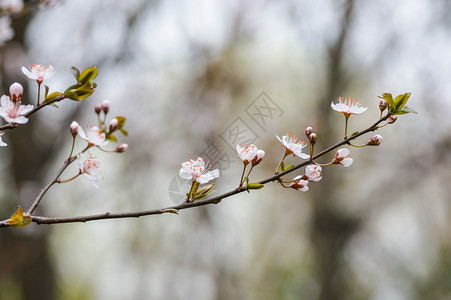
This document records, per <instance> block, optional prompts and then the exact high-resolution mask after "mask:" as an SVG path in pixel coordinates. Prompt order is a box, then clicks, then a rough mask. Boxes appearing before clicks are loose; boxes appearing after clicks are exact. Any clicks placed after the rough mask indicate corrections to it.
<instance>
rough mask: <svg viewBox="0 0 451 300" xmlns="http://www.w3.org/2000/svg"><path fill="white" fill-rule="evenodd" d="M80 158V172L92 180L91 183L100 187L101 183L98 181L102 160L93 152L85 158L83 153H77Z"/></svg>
mask: <svg viewBox="0 0 451 300" xmlns="http://www.w3.org/2000/svg"><path fill="white" fill-rule="evenodd" d="M77 159H78V167H79V168H80V173H81V174H83V175H84V176H86V178H88V179H89V181H91V183H92V184H93V185H94V186H95V187H96V188H98V187H99V185H98V184H97V181H99V179H100V178H101V177H100V162H99V161H98V160H97V159H96V158H95V157H94V156H92V155H91V154H89V157H88V158H87V159H85V160H83V159H82V158H81V155H80V154H78V155H77Z"/></svg>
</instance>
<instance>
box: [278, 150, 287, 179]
mask: <svg viewBox="0 0 451 300" xmlns="http://www.w3.org/2000/svg"><path fill="white" fill-rule="evenodd" d="M287 155H288V154H287V153H286V152H285V155H284V156H283V157H282V160H281V161H280V162H279V164H278V165H277V169H276V174H277V173H279V170H280V167H281V165H282V163H283V160H284V159H285V157H287Z"/></svg>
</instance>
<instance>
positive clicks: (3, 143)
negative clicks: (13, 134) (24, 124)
mask: <svg viewBox="0 0 451 300" xmlns="http://www.w3.org/2000/svg"><path fill="white" fill-rule="evenodd" d="M4 134H5V133H4V132H0V146H1V147H5V146H6V145H8V144H7V143H5V142H4V141H2V136H3V135H4Z"/></svg>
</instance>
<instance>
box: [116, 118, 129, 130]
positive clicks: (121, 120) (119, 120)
mask: <svg viewBox="0 0 451 300" xmlns="http://www.w3.org/2000/svg"><path fill="white" fill-rule="evenodd" d="M115 119H116V120H117V127H118V128H122V127H124V125H125V122H126V121H127V118H126V117H122V116H117V117H115Z"/></svg>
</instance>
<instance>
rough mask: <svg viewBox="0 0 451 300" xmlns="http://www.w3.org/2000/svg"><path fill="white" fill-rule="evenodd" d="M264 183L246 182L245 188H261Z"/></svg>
mask: <svg viewBox="0 0 451 300" xmlns="http://www.w3.org/2000/svg"><path fill="white" fill-rule="evenodd" d="M263 187H264V185H263V184H261V183H258V182H251V183H248V184H247V187H246V190H259V189H261V188H263Z"/></svg>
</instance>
